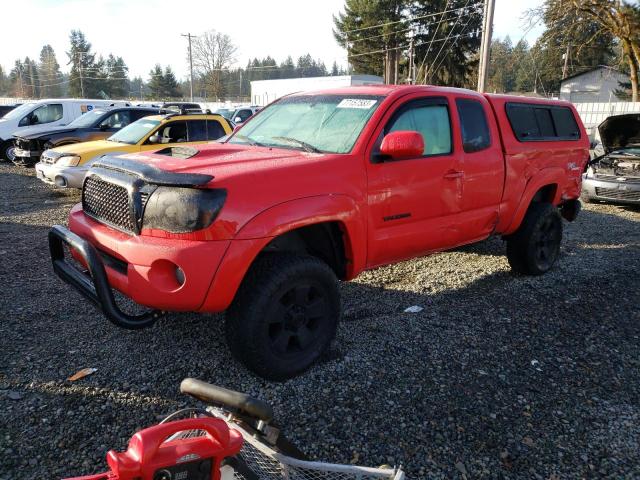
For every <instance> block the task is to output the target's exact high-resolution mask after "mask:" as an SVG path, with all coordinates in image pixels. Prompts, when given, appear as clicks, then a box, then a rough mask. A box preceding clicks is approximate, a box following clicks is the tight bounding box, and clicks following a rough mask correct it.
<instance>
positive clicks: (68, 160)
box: [56, 154, 80, 167]
mask: <svg viewBox="0 0 640 480" xmlns="http://www.w3.org/2000/svg"><path fill="white" fill-rule="evenodd" d="M79 163H80V155H73V154H71V155H63V156H62V157H60V158H58V160H56V165H58V166H60V167H77V166H78V164H79Z"/></svg>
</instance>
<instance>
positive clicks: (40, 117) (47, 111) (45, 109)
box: [20, 103, 62, 126]
mask: <svg viewBox="0 0 640 480" xmlns="http://www.w3.org/2000/svg"><path fill="white" fill-rule="evenodd" d="M26 118H29V120H28V121H27V122H25V124H26V125H42V124H44V123H51V122H57V121H58V120H60V119H61V118H62V104H60V103H51V104H48V105H42V106H40V107H38V108H36V109H35V110H34V111H33V112H31V113H30V114H29V115H27V117H25V118H23V119H22V120H21V121H20V126H22V124H23V121H24V120H25V119H26Z"/></svg>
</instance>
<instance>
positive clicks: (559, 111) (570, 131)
mask: <svg viewBox="0 0 640 480" xmlns="http://www.w3.org/2000/svg"><path fill="white" fill-rule="evenodd" d="M551 115H552V116H553V123H554V124H555V126H556V132H558V137H560V138H565V139H577V138H580V129H579V128H578V124H577V123H576V119H575V118H574V117H573V112H572V111H571V109H569V108H567V107H557V108H552V109H551Z"/></svg>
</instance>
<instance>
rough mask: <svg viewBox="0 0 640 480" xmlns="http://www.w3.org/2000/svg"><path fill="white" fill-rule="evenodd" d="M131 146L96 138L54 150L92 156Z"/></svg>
mask: <svg viewBox="0 0 640 480" xmlns="http://www.w3.org/2000/svg"><path fill="white" fill-rule="evenodd" d="M21 136H22V135H21ZM125 146H126V147H130V146H131V145H129V144H127V143H119V142H109V141H107V140H94V141H92V142H82V143H72V144H70V145H63V146H62V147H56V148H54V149H53V151H54V152H61V153H73V154H75V155H80V156H86V155H88V156H91V154H93V153H95V152H103V151H104V153H108V150H114V151H115V150H118V149H119V148H122V147H125Z"/></svg>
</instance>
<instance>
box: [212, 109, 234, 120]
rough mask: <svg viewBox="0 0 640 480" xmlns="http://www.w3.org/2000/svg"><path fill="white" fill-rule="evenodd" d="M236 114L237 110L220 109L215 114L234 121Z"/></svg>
mask: <svg viewBox="0 0 640 480" xmlns="http://www.w3.org/2000/svg"><path fill="white" fill-rule="evenodd" d="M234 112H235V109H230V108H219V109H217V110H216V111H215V112H213V113H217V114H218V115H222V116H223V117H224V118H226V119H227V120H232V121H233V113H234Z"/></svg>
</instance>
